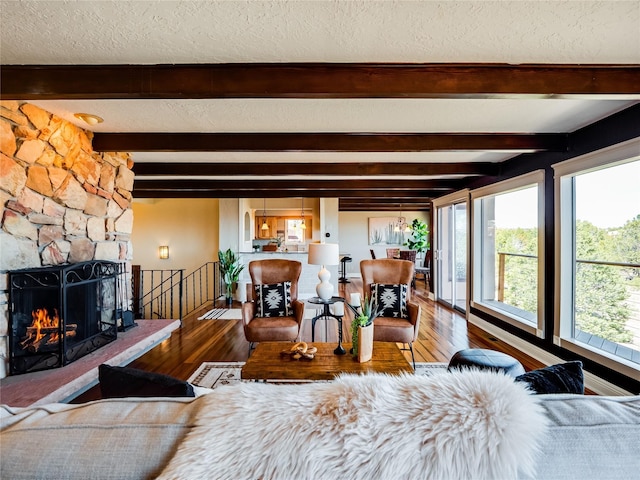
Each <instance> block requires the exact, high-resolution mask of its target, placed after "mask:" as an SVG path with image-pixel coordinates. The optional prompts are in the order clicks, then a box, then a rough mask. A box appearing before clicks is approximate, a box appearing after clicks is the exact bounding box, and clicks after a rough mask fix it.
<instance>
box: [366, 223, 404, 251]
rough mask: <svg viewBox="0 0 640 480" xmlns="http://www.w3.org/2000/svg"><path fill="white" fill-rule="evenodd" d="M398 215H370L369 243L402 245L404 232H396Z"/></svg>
mask: <svg viewBox="0 0 640 480" xmlns="http://www.w3.org/2000/svg"><path fill="white" fill-rule="evenodd" d="M398 220H400V222H402V221H403V220H404V219H399V218H398V217H369V245H402V244H403V243H404V241H405V238H404V236H405V233H404V232H394V227H395V225H396V223H397V222H398Z"/></svg>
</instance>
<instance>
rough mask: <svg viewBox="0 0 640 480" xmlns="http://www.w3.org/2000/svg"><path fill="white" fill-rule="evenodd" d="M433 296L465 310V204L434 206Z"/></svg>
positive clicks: (457, 308)
mask: <svg viewBox="0 0 640 480" xmlns="http://www.w3.org/2000/svg"><path fill="white" fill-rule="evenodd" d="M436 215H437V228H438V233H437V250H436V252H435V256H434V261H435V262H436V269H435V270H436V297H437V299H438V300H439V301H441V302H444V303H446V304H448V305H449V306H450V307H453V308H455V309H456V310H460V311H462V312H464V311H465V310H466V305H467V224H468V222H467V203H466V202H462V203H455V204H450V205H444V206H442V207H438V208H437V212H436Z"/></svg>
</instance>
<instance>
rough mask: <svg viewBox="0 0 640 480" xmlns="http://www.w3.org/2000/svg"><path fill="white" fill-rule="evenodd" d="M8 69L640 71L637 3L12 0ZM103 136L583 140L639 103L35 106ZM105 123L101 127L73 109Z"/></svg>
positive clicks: (2, 38)
mask: <svg viewBox="0 0 640 480" xmlns="http://www.w3.org/2000/svg"><path fill="white" fill-rule="evenodd" d="M0 7H1V8H0V42H1V44H0V46H1V48H0V61H1V62H2V63H3V64H76V65H78V64H163V63H168V64H172V63H226V62H231V63H237V62H417V63H423V62H424V63H431V62H443V63H450V62H470V63H476V62H497V63H514V64H517V63H572V64H577V63H590V64H623V63H625V64H640V0H631V1H550V2H546V1H460V2H458V1H441V2H437V1H392V0H388V1H372V0H368V1H122V0H119V1H19V2H18V1H7V0H1V3H0ZM33 103H35V104H37V105H40V106H41V107H43V108H45V109H47V110H49V111H51V112H53V113H56V114H57V115H59V116H61V117H63V118H66V119H68V120H70V121H73V122H75V123H76V124H77V125H79V126H81V127H83V128H88V129H91V130H94V131H96V132H150V131H157V132H171V131H173V132H296V131H300V132H305V131H306V132H313V131H317V132H340V131H345V132H347V131H355V132H523V133H532V132H570V131H573V130H576V129H578V128H580V127H582V126H585V125H587V124H589V123H592V122H593V121H595V120H598V119H600V118H603V117H605V116H608V115H610V114H611V113H614V112H616V111H619V110H621V109H623V108H625V107H627V106H629V105H631V104H632V103H634V102H620V101H613V100H610V101H603V100H600V101H592V100H578V99H571V100H567V99H526V100H525V99H518V100H510V99H458V100H445V99H345V100H299V99H298V100H286V99H285V100H273V99H231V100H126V101H125V100H108V101H93V100H92V101H84V100H78V101H53V100H52V101H37V102H33ZM80 111H82V112H89V113H94V114H97V115H99V116H101V117H103V118H104V119H105V123H103V124H101V125H98V126H95V127H87V125H84V124H80V123H79V122H78V121H77V120H76V119H75V118H73V116H72V114H73V113H74V112H80ZM510 156H512V155H511V154H509V153H508V152H507V153H505V152H502V153H495V152H494V153H491V152H489V153H486V152H474V153H470V152H462V153H458V152H446V153H440V152H425V153H398V154H362V153H350V154H344V153H339V154H338V153H336V154H332V153H293V152H287V153H284V154H277V155H274V154H267V153H259V152H257V153H242V152H236V153H214V154H209V153H206V154H204V153H189V152H183V153H180V154H167V153H137V154H135V155H134V159H135V160H136V161H143V162H150V161H176V158H177V157H179V161H211V160H213V161H238V162H242V161H291V162H308V161H326V162H334V161H389V160H391V159H394V160H400V161H418V160H423V161H424V160H428V161H434V162H442V161H446V162H456V161H502V160H504V159H506V158H509V157H510Z"/></svg>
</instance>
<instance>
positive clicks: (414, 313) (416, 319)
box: [407, 302, 422, 342]
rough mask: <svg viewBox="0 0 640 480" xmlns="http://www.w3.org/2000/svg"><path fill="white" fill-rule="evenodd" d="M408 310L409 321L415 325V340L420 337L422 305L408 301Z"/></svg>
mask: <svg viewBox="0 0 640 480" xmlns="http://www.w3.org/2000/svg"><path fill="white" fill-rule="evenodd" d="M407 310H408V311H409V321H410V322H411V324H412V325H413V326H414V333H413V341H414V342H415V341H416V340H417V339H418V332H419V331H420V318H421V315H422V307H421V306H420V305H418V304H417V303H413V302H407Z"/></svg>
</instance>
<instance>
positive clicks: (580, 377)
mask: <svg viewBox="0 0 640 480" xmlns="http://www.w3.org/2000/svg"><path fill="white" fill-rule="evenodd" d="M516 382H525V383H528V384H529V389H530V390H532V391H534V392H535V393H538V394H545V393H577V394H584V374H583V373H582V362H580V361H575V362H567V363H559V364H558V365H551V366H549V367H544V368H539V369H537V370H532V371H530V372H527V373H523V374H522V375H519V376H517V377H516Z"/></svg>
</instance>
